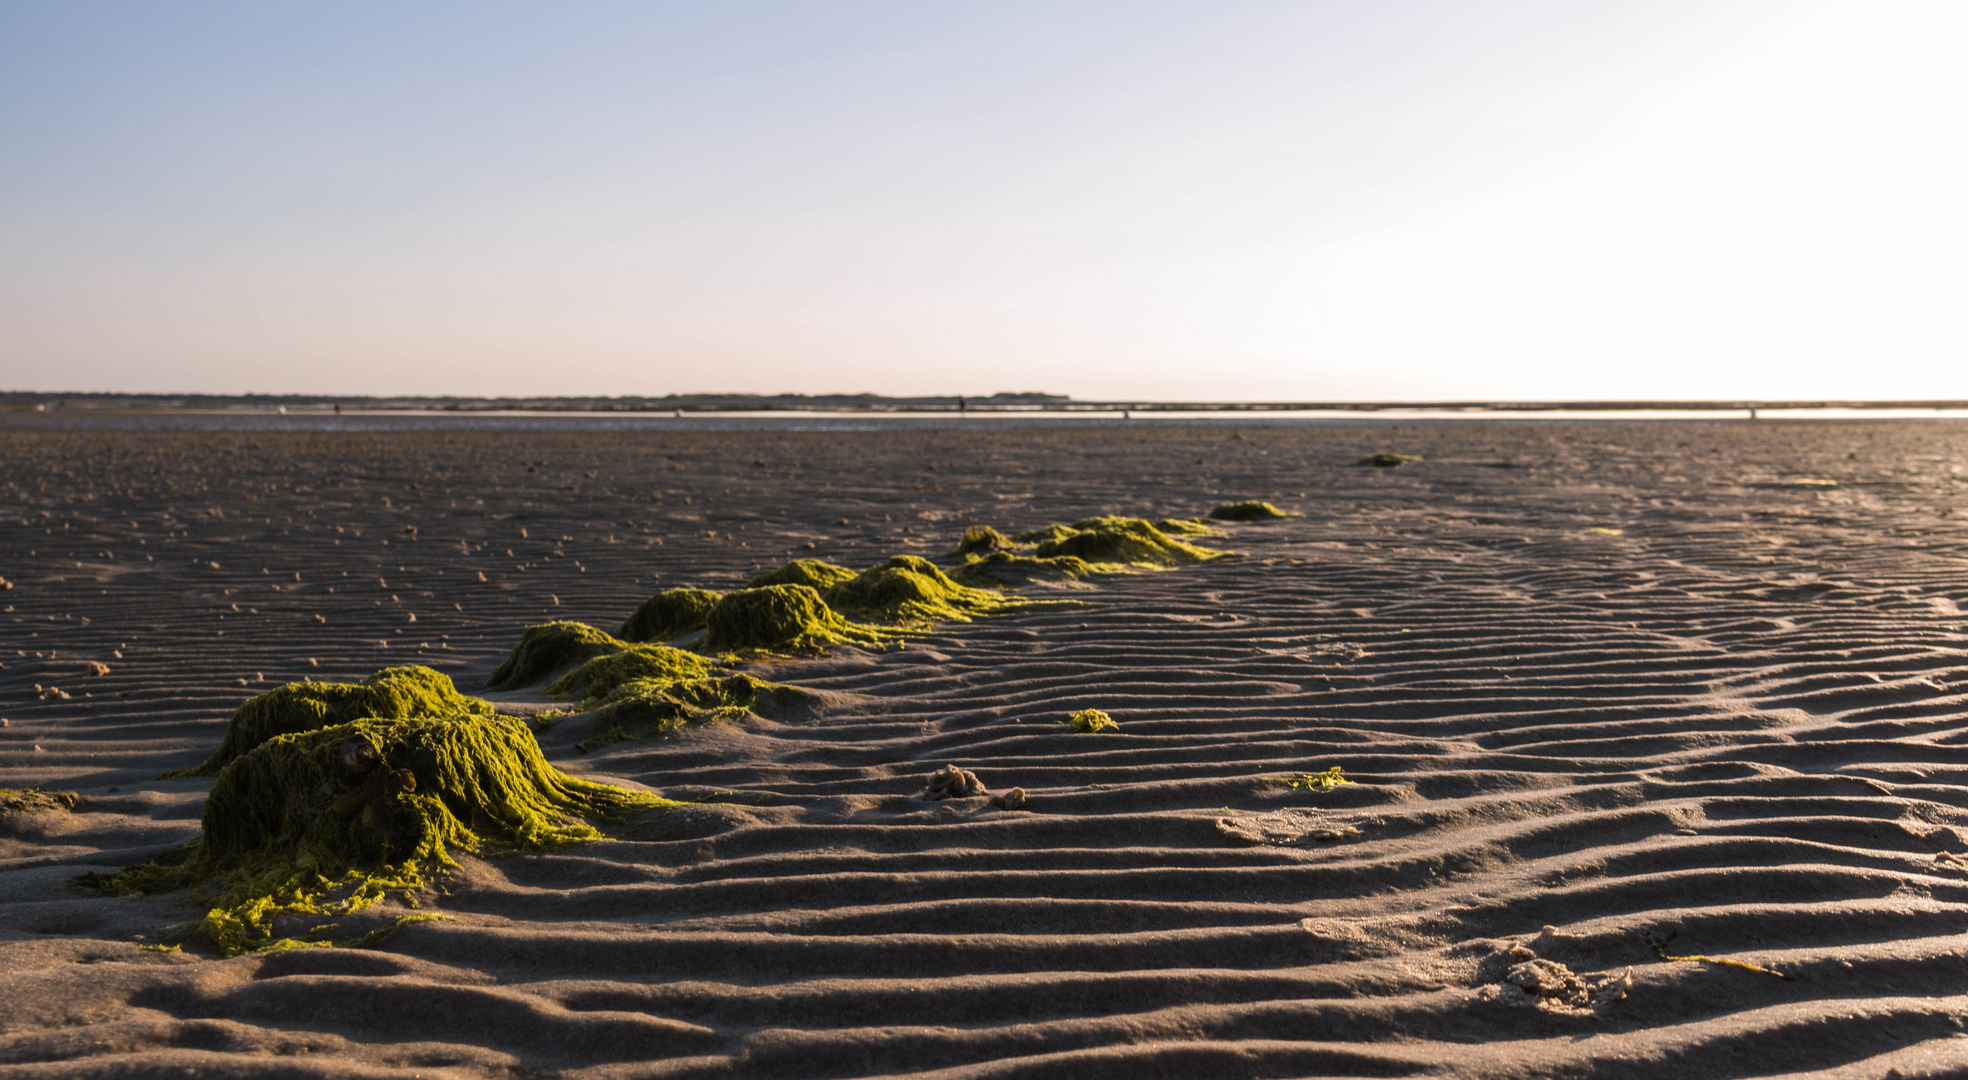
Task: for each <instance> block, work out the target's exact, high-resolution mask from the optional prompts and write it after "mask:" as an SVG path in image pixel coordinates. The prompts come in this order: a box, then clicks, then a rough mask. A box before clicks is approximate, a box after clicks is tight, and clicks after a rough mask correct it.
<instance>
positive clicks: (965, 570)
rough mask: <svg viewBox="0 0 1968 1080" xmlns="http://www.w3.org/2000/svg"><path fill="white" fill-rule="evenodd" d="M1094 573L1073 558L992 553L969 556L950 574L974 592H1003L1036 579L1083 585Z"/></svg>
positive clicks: (1093, 570)
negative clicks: (979, 590) (1073, 582)
mask: <svg viewBox="0 0 1968 1080" xmlns="http://www.w3.org/2000/svg"><path fill="white" fill-rule="evenodd" d="M1116 569H1118V568H1116ZM1095 572H1096V569H1095V567H1094V565H1093V564H1092V563H1090V562H1087V561H1086V560H1085V559H1082V558H1079V557H1078V556H1074V555H1055V556H1053V557H1052V558H1049V559H1040V558H1036V557H1034V556H1031V555H1018V554H1014V553H1012V552H1009V551H993V552H991V553H990V554H989V555H985V556H983V557H982V558H979V557H977V556H972V557H971V558H970V559H969V560H968V561H966V562H965V563H964V564H963V565H962V566H959V567H957V568H955V569H954V570H952V571H951V572H950V578H951V580H953V581H955V582H957V583H958V584H959V585H968V586H970V587H971V588H974V589H1006V588H1016V587H1018V586H1020V585H1024V584H1026V583H1028V582H1031V581H1034V580H1039V579H1045V580H1052V581H1058V580H1067V581H1084V580H1086V579H1087V578H1090V577H1092V576H1093V575H1094V573H1095Z"/></svg>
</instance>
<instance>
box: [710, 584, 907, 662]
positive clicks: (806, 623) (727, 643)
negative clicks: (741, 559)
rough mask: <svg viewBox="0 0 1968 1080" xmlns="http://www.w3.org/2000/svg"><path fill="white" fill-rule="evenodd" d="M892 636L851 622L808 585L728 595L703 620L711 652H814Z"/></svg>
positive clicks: (886, 638)
mask: <svg viewBox="0 0 1968 1080" xmlns="http://www.w3.org/2000/svg"><path fill="white" fill-rule="evenodd" d="M888 638H889V635H888V634H887V633H886V632H884V631H882V630H879V629H877V628H875V627H872V626H862V625H861V624H859V623H854V622H849V621H848V620H846V619H843V618H841V616H840V615H839V614H838V613H836V612H835V611H834V610H833V609H832V608H830V607H828V606H827V602H826V601H825V600H822V599H821V598H820V594H819V592H817V591H816V590H814V589H813V587H812V586H810V585H767V586H764V587H762V588H757V589H740V590H739V591H737V592H733V593H727V594H725V596H724V598H723V599H721V600H719V601H718V602H717V606H716V607H714V608H712V609H711V612H710V615H709V616H708V617H707V618H706V619H705V620H704V643H703V648H704V650H705V651H707V652H734V653H759V652H777V651H779V650H785V649H790V650H796V651H812V650H818V649H822V648H825V647H826V646H829V645H844V644H862V645H875V644H879V643H881V642H884V641H886V640H888Z"/></svg>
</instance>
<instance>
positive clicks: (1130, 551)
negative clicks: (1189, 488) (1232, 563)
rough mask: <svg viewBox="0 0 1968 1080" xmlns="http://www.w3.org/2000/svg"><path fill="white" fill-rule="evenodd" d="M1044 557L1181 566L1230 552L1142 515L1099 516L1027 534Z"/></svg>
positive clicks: (1028, 540) (1024, 538) (1224, 555)
mask: <svg viewBox="0 0 1968 1080" xmlns="http://www.w3.org/2000/svg"><path fill="white" fill-rule="evenodd" d="M1019 539H1020V540H1024V541H1027V542H1029V543H1034V544H1036V545H1037V546H1035V547H1034V548H1033V549H1032V553H1033V554H1034V555H1036V556H1038V557H1040V558H1051V557H1056V556H1060V555H1072V556H1075V557H1077V558H1081V559H1085V560H1086V561H1087V562H1089V563H1094V564H1101V563H1108V564H1116V565H1121V566H1150V567H1153V566H1179V565H1182V564H1184V563H1198V562H1208V561H1210V560H1211V559H1221V558H1225V557H1227V556H1228V555H1229V553H1228V552H1222V551H1214V550H1212V549H1210V548H1206V547H1199V546H1197V545H1195V544H1191V543H1189V542H1188V541H1186V540H1177V539H1176V538H1174V537H1172V536H1169V535H1168V534H1166V533H1164V532H1162V531H1161V530H1160V529H1157V528H1156V527H1155V526H1153V525H1151V524H1149V523H1148V522H1146V521H1143V520H1142V519H1140V518H1128V517H1095V518H1087V519H1086V520H1084V521H1079V522H1075V523H1074V524H1072V525H1070V526H1067V525H1052V526H1048V527H1047V528H1044V529H1040V530H1038V531H1036V532H1031V533H1026V534H1025V535H1023V536H1020V537H1019Z"/></svg>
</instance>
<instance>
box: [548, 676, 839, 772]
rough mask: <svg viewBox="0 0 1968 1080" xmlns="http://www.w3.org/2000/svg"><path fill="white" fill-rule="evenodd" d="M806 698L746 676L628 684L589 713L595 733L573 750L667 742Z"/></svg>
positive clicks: (803, 693) (653, 680)
mask: <svg viewBox="0 0 1968 1080" xmlns="http://www.w3.org/2000/svg"><path fill="white" fill-rule="evenodd" d="M807 696H808V695H807V693H806V691H803V690H799V689H796V688H794V687H790V686H780V685H778V684H776V683H769V682H764V681H762V680H759V679H755V678H752V677H751V676H750V675H727V676H724V677H723V678H714V679H687V680H680V681H672V680H665V679H644V680H640V681H636V682H628V683H624V684H622V685H621V686H620V687H617V688H616V690H615V692H614V693H612V694H610V695H609V698H608V701H607V703H606V704H604V705H602V706H601V707H600V708H599V709H596V710H595V711H594V714H593V715H594V719H595V723H596V730H597V731H598V734H597V735H595V737H594V738H591V739H588V740H586V741H585V742H582V743H581V744H580V745H578V746H576V747H575V750H577V751H578V752H580V753H583V754H585V753H587V752H588V751H590V750H593V749H595V748H597V747H601V746H606V745H608V744H610V743H616V742H621V741H622V740H624V739H644V740H648V739H659V738H667V737H669V736H671V735H674V734H676V733H677V732H679V731H681V730H683V729H684V728H686V727H693V726H696V725H699V724H716V723H722V722H725V721H729V720H741V719H744V718H745V717H747V716H750V715H752V714H753V713H756V712H759V711H760V709H761V708H766V707H769V706H770V705H788V704H792V703H794V702H796V701H799V700H802V699H804V698H806V697H807Z"/></svg>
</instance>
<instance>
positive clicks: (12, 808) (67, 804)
mask: <svg viewBox="0 0 1968 1080" xmlns="http://www.w3.org/2000/svg"><path fill="white" fill-rule="evenodd" d="M81 801H82V796H80V795H78V794H76V793H75V792H73V791H52V790H49V789H48V788H19V789H16V788H0V817H4V816H6V815H8V814H35V813H40V812H41V811H44V810H59V811H68V810H73V809H75V804H76V803H79V802H81Z"/></svg>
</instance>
